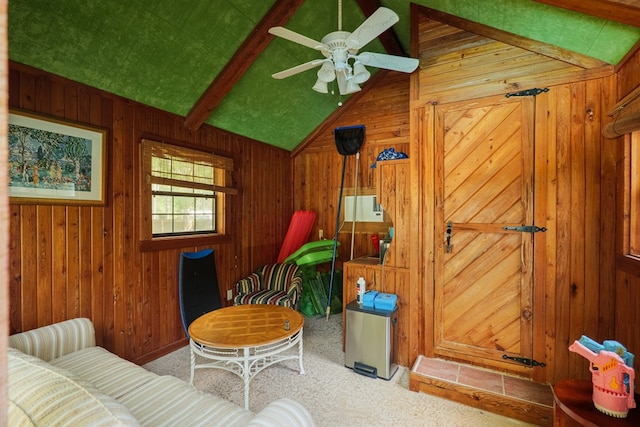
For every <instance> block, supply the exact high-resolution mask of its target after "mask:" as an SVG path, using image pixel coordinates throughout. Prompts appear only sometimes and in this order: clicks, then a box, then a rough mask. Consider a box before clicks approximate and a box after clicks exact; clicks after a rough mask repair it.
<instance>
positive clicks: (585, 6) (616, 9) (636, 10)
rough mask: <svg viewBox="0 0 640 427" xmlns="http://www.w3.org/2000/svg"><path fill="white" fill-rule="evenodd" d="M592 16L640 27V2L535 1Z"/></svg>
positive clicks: (601, 0) (629, 0) (592, 0)
mask: <svg viewBox="0 0 640 427" xmlns="http://www.w3.org/2000/svg"><path fill="white" fill-rule="evenodd" d="M535 1H537V2H538V3H544V4H548V5H550V6H555V7H560V8H562V9H568V10H573V11H574V12H580V13H584V14H587V15H591V16H597V17H599V18H604V19H608V20H610V21H616V22H621V23H623V24H628V25H633V26H636V27H640V0H580V1H576V0H535Z"/></svg>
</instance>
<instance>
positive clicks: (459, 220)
mask: <svg viewBox="0 0 640 427" xmlns="http://www.w3.org/2000/svg"><path fill="white" fill-rule="evenodd" d="M534 102H535V98H534V97H510V98H506V97H504V96H502V97H492V98H487V99H482V100H474V101H465V102H458V103H451V104H443V105H438V106H436V107H435V147H434V149H435V166H436V177H435V193H436V211H435V215H436V218H435V236H436V240H437V242H436V252H435V254H436V255H435V266H434V268H435V271H434V273H435V293H434V297H435V301H434V308H435V310H434V314H435V319H434V341H435V342H434V352H435V354H436V356H443V357H447V358H451V357H453V358H456V359H458V360H463V361H468V362H472V363H474V364H480V365H485V366H494V367H501V368H507V369H511V370H515V371H518V372H521V371H524V370H526V368H525V365H523V364H522V363H521V362H516V361H514V360H513V359H506V358H503V356H505V355H506V356H508V357H510V358H525V359H531V358H532V345H533V343H532V337H533V334H532V326H533V318H532V317H533V315H532V313H533V307H532V305H533V301H532V295H533V292H532V290H533V289H532V287H533V280H532V271H533V239H534V238H535V233H533V232H527V231H526V230H527V229H526V228H525V229H524V230H525V231H522V230H521V226H526V225H529V226H531V225H533V206H534V203H533V202H534V188H533V171H534V135H533V129H534Z"/></svg>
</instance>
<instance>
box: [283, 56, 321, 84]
mask: <svg viewBox="0 0 640 427" xmlns="http://www.w3.org/2000/svg"><path fill="white" fill-rule="evenodd" d="M325 61H326V59H314V60H313V61H309V62H305V63H304V64H300V65H296V66H295V67H291V68H287V69H286V70H283V71H280V72H279V73H275V74H272V75H271V77H273V78H274V79H284V78H286V77H290V76H293V75H294V74H298V73H302V72H303V71H307V70H310V69H312V68H314V67H317V66H318V65H320V64H322V63H323V62H325Z"/></svg>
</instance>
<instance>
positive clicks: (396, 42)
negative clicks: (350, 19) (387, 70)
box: [356, 0, 407, 56]
mask: <svg viewBox="0 0 640 427" xmlns="http://www.w3.org/2000/svg"><path fill="white" fill-rule="evenodd" d="M356 2H357V3H358V6H360V9H361V10H362V13H364V16H366V17H367V18H368V17H369V16H371V15H373V12H375V11H376V10H378V8H379V7H380V6H381V4H380V1H378V0H356ZM378 40H380V42H381V43H382V47H384V50H386V51H387V53H388V54H390V55H399V56H407V53H406V52H405V51H404V49H403V48H402V44H400V39H399V38H398V34H397V33H396V32H395V31H394V29H393V27H391V28H389V29H388V30H387V31H385V32H384V33H382V34H380V35H379V36H378Z"/></svg>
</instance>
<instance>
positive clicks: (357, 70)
mask: <svg viewBox="0 0 640 427" xmlns="http://www.w3.org/2000/svg"><path fill="white" fill-rule="evenodd" d="M369 77H371V73H370V72H369V71H368V70H367V69H366V68H365V66H364V65H362V63H360V62H359V61H356V62H355V64H353V79H354V81H355V82H356V83H358V84H362V83H364V82H366V81H367V80H369Z"/></svg>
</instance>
